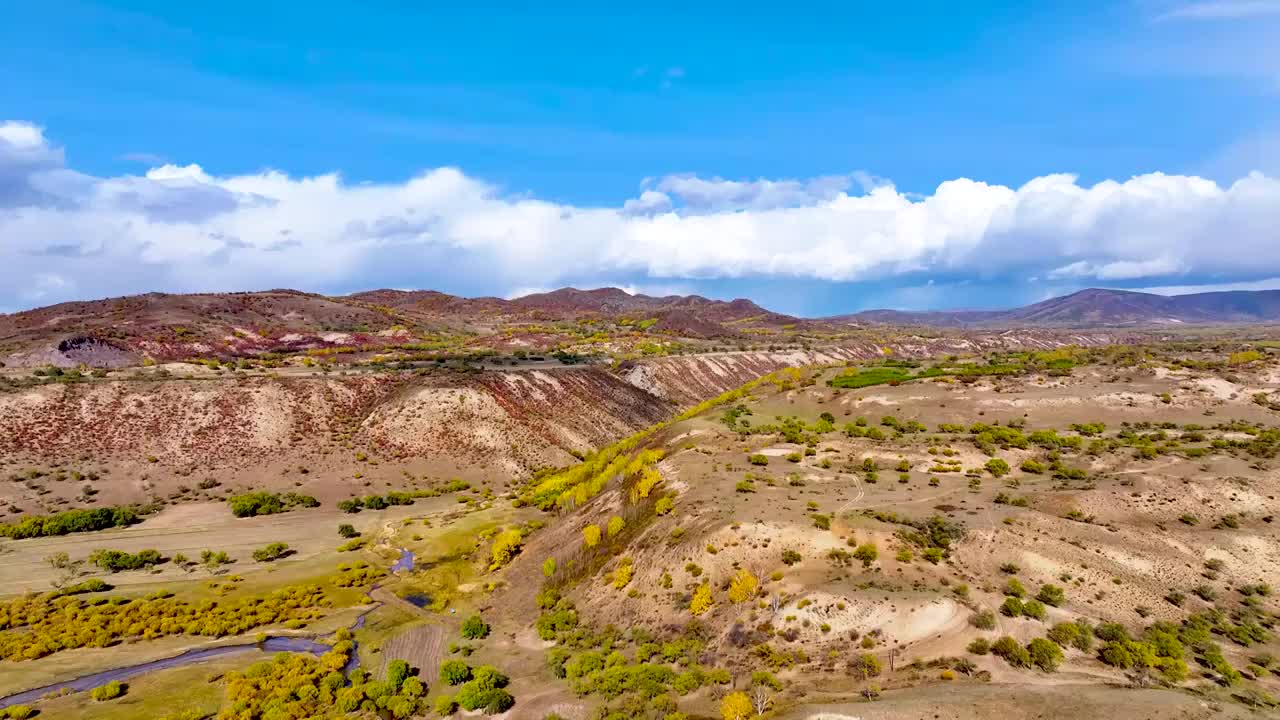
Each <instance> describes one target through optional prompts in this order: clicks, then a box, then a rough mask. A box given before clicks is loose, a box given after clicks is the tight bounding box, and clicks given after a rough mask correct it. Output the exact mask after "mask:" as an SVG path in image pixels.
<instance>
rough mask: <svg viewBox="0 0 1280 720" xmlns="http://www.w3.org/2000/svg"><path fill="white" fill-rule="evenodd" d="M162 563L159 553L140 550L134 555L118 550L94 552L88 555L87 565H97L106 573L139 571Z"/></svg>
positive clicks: (162, 559)
mask: <svg viewBox="0 0 1280 720" xmlns="http://www.w3.org/2000/svg"><path fill="white" fill-rule="evenodd" d="M162 562H164V558H162V557H160V553H159V552H157V551H155V550H140V551H138V552H137V553H136V554H131V553H127V552H123V551H120V550H103V549H99V550H94V551H93V552H92V553H89V563H90V564H92V565H97V566H98V567H100V568H102V569H103V570H106V571H107V572H113V573H114V572H120V571H122V570H141V569H142V568H149V567H152V566H155V565H159V564H160V563H162Z"/></svg>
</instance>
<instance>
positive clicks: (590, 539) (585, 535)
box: [582, 525, 600, 548]
mask: <svg viewBox="0 0 1280 720" xmlns="http://www.w3.org/2000/svg"><path fill="white" fill-rule="evenodd" d="M582 544H583V545H586V546H587V547H589V548H593V547H595V546H596V545H599V544H600V526H599V525H588V526H586V527H584V528H582Z"/></svg>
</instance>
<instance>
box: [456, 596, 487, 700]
mask: <svg viewBox="0 0 1280 720" xmlns="http://www.w3.org/2000/svg"><path fill="white" fill-rule="evenodd" d="M462 637H464V638H466V639H468V640H480V639H482V638H486V637H489V625H488V624H487V623H485V621H484V620H483V619H482V618H481V617H480V616H479V615H472V616H471V617H469V618H467V619H466V620H465V621H463V623H462ZM458 704H462V701H461V700H459V701H458Z"/></svg>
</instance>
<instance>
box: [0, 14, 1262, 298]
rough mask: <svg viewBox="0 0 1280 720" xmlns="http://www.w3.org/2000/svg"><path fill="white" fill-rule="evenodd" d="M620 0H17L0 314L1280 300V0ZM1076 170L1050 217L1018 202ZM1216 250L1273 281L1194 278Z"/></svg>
mask: <svg viewBox="0 0 1280 720" xmlns="http://www.w3.org/2000/svg"><path fill="white" fill-rule="evenodd" d="M464 5H469V7H459V6H464ZM612 5H613V4H609V3H577V2H575V3H543V4H541V5H540V6H537V7H533V6H531V4H528V3H474V4H464V3H450V4H447V5H446V4H444V3H421V2H390V1H387V0H382V1H377V2H359V3H357V2H308V3H305V4H304V3H292V2H279V3H263V2H255V3H246V2H234V1H229V2H222V3H218V4H216V9H211V8H212V7H213V6H209V5H207V4H203V3H172V2H167V3H161V2H141V1H135V2H65V1H63V0H44V1H43V2H39V3H20V4H19V3H15V4H12V6H11V7H7V8H5V10H4V11H3V14H4V18H5V20H4V22H2V23H0V122H6V121H7V122H9V123H10V124H9V126H8V127H9V128H11V130H10V132H9V133H8V135H5V134H4V133H2V132H0V143H4V142H8V144H9V147H8V149H7V150H6V149H5V147H4V146H3V145H0V253H3V254H4V255H6V256H9V257H7V258H6V259H7V260H8V262H7V263H6V264H7V265H8V266H9V267H10V269H9V270H8V271H0V280H4V281H8V282H7V283H6V284H7V285H8V286H9V288H10V290H8V291H0V309H10V310H13V309H18V308H22V307H29V306H32V305H40V304H45V303H48V302H54V301H58V300H64V299H73V298H79V297H93V296H96V295H104V294H124V293H128V292H141V291H146V290H151V289H156V290H177V291H182V290H216V289H223V286H224V285H225V286H228V287H226V289H246V288H248V287H269V286H279V285H292V286H297V287H301V288H303V289H311V290H318V291H326V292H341V291H349V290H355V289H362V288H367V287H377V286H396V287H433V288H438V289H443V290H447V291H453V292H461V293H466V294H496V295H508V294H511V293H513V292H518V291H520V290H521V289H537V288H546V287H554V286H559V285H563V284H568V283H573V284H578V285H590V284H619V285H625V286H628V287H632V288H636V289H639V290H643V291H659V292H660V291H664V290H670V291H679V292H684V291H698V292H703V293H705V294H710V295H714V296H717V297H733V296H739V295H745V296H751V297H754V298H757V299H759V300H761V301H762V302H764V303H765V304H767V305H770V306H771V307H775V308H777V309H780V310H784V311H788V312H795V313H804V314H810V315H815V314H824V313H835V312H842V311H846V310H852V309H858V308H862V307H868V306H879V305H888V306H895V307H908V308H937V307H993V306H1004V305H1010V304H1018V303H1022V302H1026V301H1033V300H1038V299H1042V298H1043V297H1045V296H1047V295H1051V294H1054V293H1056V292H1061V291H1070V290H1072V289H1076V288H1079V287H1085V286H1091V285H1107V286H1116V287H1165V286H1201V285H1230V284H1233V283H1244V282H1248V283H1259V282H1262V283H1263V284H1264V285H1265V284H1266V283H1267V282H1270V281H1271V279H1272V278H1276V277H1280V257H1276V255H1278V254H1280V252H1278V251H1277V250H1276V249H1275V247H1274V246H1275V245H1276V244H1280V243H1274V242H1269V240H1274V238H1270V237H1269V236H1267V234H1266V232H1267V228H1268V227H1271V228H1274V227H1276V226H1277V225H1280V223H1273V222H1272V221H1273V220H1276V219H1277V218H1276V216H1275V214H1274V212H1275V211H1270V210H1268V206H1270V205H1272V203H1271V202H1270V200H1273V199H1275V198H1273V197H1271V196H1270V195H1269V194H1268V193H1271V192H1275V186H1274V183H1272V182H1269V181H1270V178H1274V177H1276V176H1278V175H1280V102H1278V100H1280V50H1278V49H1277V48H1280V2H1270V0H1204V1H1203V2H1178V1H1175V0H1168V1H1165V0H1121V1H1119V2H1110V3H1108V2H1089V3H1078V2H1073V3H1051V2H1044V3H1013V2H989V3H981V2H973V3H954V2H918V3H911V4H900V5H902V7H900V8H887V9H886V8H884V7H881V6H880V5H879V4H875V5H873V4H870V3H848V2H843V3H812V4H809V5H806V6H804V7H803V8H801V7H799V6H797V7H796V8H788V7H779V6H776V5H768V4H764V3H759V4H753V3H741V2H736V3H720V2H704V3H679V4H676V3H647V4H644V5H642V6H634V7H630V6H629V7H626V8H616V7H613V6H612ZM1028 5H1030V6H1032V7H1028ZM691 6H693V7H691ZM23 128H34V129H35V130H36V131H37V135H34V136H33V135H32V133H31V132H28V131H27V130H24V129H23ZM6 137H7V138H8V139H7V140H6V139H5V138H6ZM33 158H34V159H33ZM194 166H198V168H197V167H194ZM165 167H167V168H168V169H167V170H163V169H162V170H161V171H158V172H157V171H156V168H165ZM441 168H453V169H456V170H451V171H448V172H442V171H440V169H441ZM273 171H274V172H273ZM1251 171H1252V172H1256V173H1258V175H1255V176H1254V177H1255V178H1256V179H1255V180H1254V181H1253V182H1250V183H1248V184H1247V186H1246V187H1241V188H1237V189H1236V190H1235V191H1233V190H1232V188H1233V187H1235V186H1234V185H1233V184H1234V183H1237V182H1238V181H1241V179H1246V180H1247V179H1248V177H1249V175H1248V174H1249V173H1250V172H1251ZM335 173H336V174H337V176H338V180H336V182H338V183H339V185H340V187H336V188H332V189H331V192H332V195H331V196H329V197H327V198H319V197H317V196H315V195H314V194H311V193H308V192H307V187H308V185H307V179H308V178H316V177H329V176H330V175H329V174H335ZM1154 173H1161V174H1162V175H1161V176H1160V177H1158V178H1155V179H1152V177H1153V176H1152V174H1154ZM1059 174H1070V175H1072V176H1074V177H1073V178H1071V181H1070V182H1069V183H1063V182H1053V183H1049V184H1050V185H1052V188H1051V189H1050V191H1049V192H1050V193H1051V194H1052V195H1053V197H1054V198H1056V199H1055V200H1052V201H1050V204H1051V205H1052V209H1051V211H1044V210H1043V206H1044V202H1046V201H1043V195H1034V196H1033V194H1031V193H1024V192H1021V190H1020V189H1021V188H1023V187H1024V186H1025V185H1026V184H1027V183H1029V182H1031V181H1033V180H1036V179H1037V178H1046V177H1058V176H1059ZM1134 178H1146V179H1145V180H1143V181H1142V182H1136V181H1134ZM1170 178H1172V180H1170ZM1196 178H1202V179H1204V180H1205V181H1208V182H1210V183H1211V184H1212V185H1214V187H1215V188H1216V189H1217V191H1218V194H1217V195H1214V196H1213V197H1212V198H1209V196H1208V195H1209V194H1208V191H1207V190H1206V188H1205V187H1203V186H1202V185H1198V184H1196V182H1193V180H1194V179H1196ZM415 180H417V182H415ZM690 180H696V181H698V182H697V183H696V184H695V183H690V182H689V181H690ZM959 180H965V181H966V182H967V181H975V182H977V183H981V184H982V187H979V188H959V189H960V190H964V191H965V193H967V194H957V193H951V195H955V197H952V200H951V201H950V203H949V204H948V207H947V208H945V209H944V210H943V211H933V210H930V209H929V208H928V207H926V206H925V205H923V204H921V205H918V206H917V207H915V208H914V209H913V207H912V205H913V204H917V203H925V202H926V201H928V200H930V199H937V198H940V197H943V196H944V195H947V193H941V192H939V191H940V186H945V184H947V183H955V182H956V181H959ZM1105 181H1114V182H1115V183H1117V184H1120V185H1121V187H1120V189H1119V190H1114V189H1112V190H1107V188H1103V189H1101V190H1099V189H1098V183H1104V182H1105ZM1170 183H1172V185H1170ZM890 184H891V190H892V192H893V197H892V198H886V199H884V202H883V203H873V202H861V203H856V202H850V203H848V207H846V206H845V205H842V204H843V203H845V200H847V199H849V198H854V199H859V198H860V199H862V200H867V198H868V195H869V193H871V192H872V191H873V190H876V189H878V191H879V192H882V193H883V192H887V189H888V188H890ZM6 187H8V188H10V190H11V192H10V193H9V199H8V201H7V202H6V201H5V194H4V191H5V188H6ZM12 188H23V190H22V191H21V192H13V191H12ZM361 188H365V189H366V190H367V192H366V193H362V192H361ZM953 189H955V188H953ZM1005 189H1007V190H1009V192H1010V193H1016V194H1015V195H1011V196H1009V197H1005V196H1004V195H1002V194H1001V193H1000V192H999V190H1005ZM646 193H648V195H646ZM1082 193H1084V194H1085V196H1087V197H1088V198H1093V199H1092V200H1089V199H1082V195H1081V194H1082ZM375 194H376V195H377V196H378V197H377V199H376V201H375V199H373V198H371V197H365V195H375ZM659 196H660V197H659ZM646 197H647V198H648V200H645V198H646ZM122 198H123V200H122ZM139 198H142V200H139ZM1037 198H1040V199H1037ZM1152 198H1156V199H1155V200H1153V199H1152ZM642 200H644V202H641V201H642ZM629 201H630V202H631V203H632V204H631V205H630V206H629V207H630V209H629V210H626V211H625V212H624V208H626V207H628V206H627V203H628V202H629ZM207 202H208V203H213V204H212V205H208V206H206V205H205V203H207ZM130 203H132V204H130ZM308 203H311V204H308ZM655 203H656V204H655ZM170 204H172V205H170ZM937 204H943V203H941V202H940V201H939V202H938V203H937ZM1099 205H1102V206H1105V208H1106V209H1105V210H1104V211H1102V212H1099V211H1098V210H1097V207H1098V206H1099ZM531 206H532V207H531ZM854 206H856V207H854ZM459 208H461V209H459ZM972 208H984V210H983V211H982V212H985V213H986V215H984V217H983V219H981V221H980V224H982V225H983V227H974V226H973V223H974V222H979V221H975V220H973V219H972V218H970V217H968V215H969V214H970V209H972ZM1037 208H1040V210H1037ZM820 210H821V211H824V212H819V211H820ZM188 212H189V213H191V214H189V215H188V214H185V213H188ZM601 213H605V214H608V215H610V217H604V216H601ZM1046 213H1047V214H1048V215H1049V216H1051V217H1048V218H1047V219H1046V218H1045V217H1042V216H1043V215H1045V214H1046ZM920 216H924V219H921V217H920ZM1028 216H1032V218H1031V220H1027V219H1026V218H1027V217H1028ZM6 217H7V219H8V224H5V220H6ZM424 217H430V218H432V222H430V223H426V222H423V221H422V219H423V218H424ZM556 218H559V220H556ZM993 218H995V219H994V220H993ZM1082 223H1084V224H1088V225H1089V228H1088V229H1087V231H1082V230H1081V228H1080V227H1079V226H1080V225H1081V224H1082ZM268 225H269V226H270V228H271V235H270V237H267V236H265V235H263V234H262V232H261V231H260V228H262V227H264V226H268ZM1191 226H1194V227H1195V228H1197V229H1196V231H1195V232H1191V231H1189V230H1186V228H1188V227H1191ZM391 227H394V228H397V229H396V230H395V232H394V233H391V235H393V236H394V237H390V236H389V235H388V234H387V232H385V230H386V229H387V228H391ZM530 227H533V228H535V230H529V228H530ZM904 227H905V228H906V229H905V230H904ZM361 228H363V231H361V230H360V229H361ZM373 228H380V229H378V230H375V229H373ZM477 228H479V229H477ZM921 228H923V229H921ZM992 228H995V229H994V230H993V229H992ZM790 233H794V237H792V236H789V234H790ZM1165 234H1168V235H1169V237H1168V238H1164V237H1162V235H1165ZM1222 234H1230V235H1232V236H1233V237H1234V236H1237V235H1240V234H1244V235H1245V236H1246V237H1244V238H1243V239H1240V240H1239V243H1240V245H1239V246H1238V248H1236V249H1237V250H1238V251H1239V252H1242V253H1253V254H1255V255H1257V254H1259V253H1260V254H1262V255H1263V256H1265V257H1264V258H1262V259H1263V260H1264V261H1263V262H1258V261H1257V259H1256V258H1255V261H1253V262H1248V263H1244V262H1240V263H1226V262H1220V261H1218V260H1217V259H1215V258H1214V257H1212V256H1209V257H1206V254H1205V252H1204V246H1205V244H1206V243H1213V242H1216V241H1218V239H1219V238H1220V237H1221V235H1222ZM280 238H287V241H282V240H280ZM886 245H887V246H891V247H890V248H889V249H888V250H886V249H885V246H886ZM1028 246H1033V247H1035V248H1037V252H1038V253H1039V254H1041V255H1043V256H1044V257H1041V258H1039V259H1034V258H1031V257H1030V255H1031V254H1032V253H1029V252H1026V249H1027V248H1028ZM51 248H52V249H54V250H55V251H53V252H51V251H50V249H51ZM568 250H572V251H573V252H572V253H570V252H568ZM326 253H327V254H329V255H330V256H331V257H332V259H333V260H334V262H340V263H343V264H344V266H343V267H342V268H334V267H328V266H324V265H321V264H317V263H316V261H315V256H316V255H317V254H322V255H323V254H326ZM511 258H515V260H516V262H507V260H509V259H511ZM1010 258H1011V260H1009V262H1004V260H1006V259H1010ZM104 268H105V269H107V270H114V271H115V272H113V273H112V274H111V275H110V276H109V278H103V277H102V276H101V272H100V271H101V270H102V269H104ZM6 272H7V273H10V274H11V276H10V277H3V275H4V274H5V273H6ZM232 286H234V287H232Z"/></svg>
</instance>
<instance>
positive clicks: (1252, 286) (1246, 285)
mask: <svg viewBox="0 0 1280 720" xmlns="http://www.w3.org/2000/svg"><path fill="white" fill-rule="evenodd" d="M1134 289H1136V290H1141V291H1142V292H1149V293H1155V294H1157V295H1190V294H1192V293H1206V292H1226V291H1229V290H1280V277H1273V278H1266V279H1265V280H1247V281H1244V282H1228V283H1210V284H1207V285H1160V286H1156V287H1147V288H1134Z"/></svg>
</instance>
